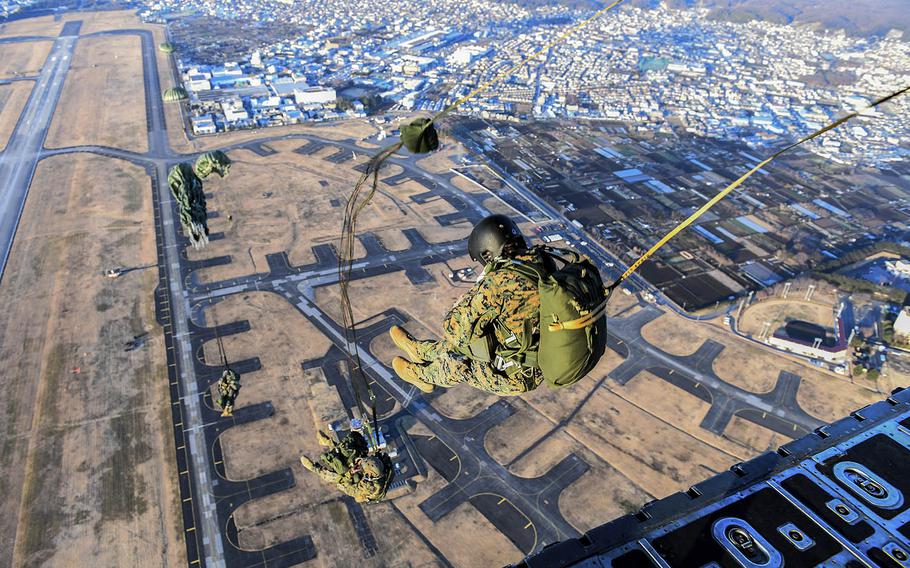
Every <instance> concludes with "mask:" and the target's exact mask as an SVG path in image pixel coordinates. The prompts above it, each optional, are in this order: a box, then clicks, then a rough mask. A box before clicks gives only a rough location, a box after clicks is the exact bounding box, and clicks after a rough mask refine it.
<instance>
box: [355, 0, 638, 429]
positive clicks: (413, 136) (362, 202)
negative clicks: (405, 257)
mask: <svg viewBox="0 0 910 568" xmlns="http://www.w3.org/2000/svg"><path fill="white" fill-rule="evenodd" d="M622 2H623V0H614V2H612V3H611V4H608V5H607V6H605V7H603V8H601V9H600V10H598V11H596V12H594V14H592V15H591V16H589V17H588V18H586V19H584V20H582V21H580V22H578V23H577V24H575V25H573V26H570V27H569V28H568V29H566V30H565V31H563V32H562V33H561V34H559V35H558V36H556V37H555V38H554V39H553V40H551V41H549V42H548V43H546V44H545V45H543V46H542V47H540V48H538V49H537V50H535V51H533V52H531V53H530V54H528V55H526V56H525V57H523V58H522V59H521V60H520V61H519V62H518V63H516V64H515V65H513V66H511V67H509V68H508V69H506V70H505V71H502V72H501V73H499V74H497V75H495V76H494V77H493V78H491V79H489V80H488V81H486V82H484V83H482V84H481V85H479V86H477V87H476V88H474V89H473V90H472V91H470V92H469V93H467V94H466V95H464V96H462V97H460V98H459V99H457V100H456V101H455V102H453V103H452V104H450V105H449V106H447V107H446V108H444V109H443V110H441V111H440V112H438V113H437V114H436V115H435V116H434V117H433V118H430V119H427V118H422V119H417V120H415V121H413V122H412V123H411V124H408V125H406V126H404V127H402V129H401V138H400V140H399V141H398V142H397V143H395V144H393V145H391V146H388V147H386V148H384V149H382V150H381V151H380V152H379V153H378V154H376V155H375V156H373V157H372V158H371V159H370V161H369V162H367V167H366V169H365V170H364V171H363V174H361V176H360V179H358V180H357V183H356V184H355V185H354V191H353V192H351V196H350V197H349V198H348V202H347V205H346V207H345V211H344V221H343V223H342V228H341V235H342V236H341V250H340V251H339V254H338V285H339V288H340V292H341V317H342V324H343V325H344V328H345V340H346V344H347V345H346V351H347V355H348V362H349V365H350V373H351V381H352V384H351V386H352V389H351V390H353V391H354V397H355V398H356V400H357V406H358V407H359V408H360V411H361V412H363V413H366V412H367V409H366V408H365V405H364V402H363V400H362V398H361V396H360V392H359V391H358V390H357V388H356V387H355V386H354V384H353V381H354V377H355V376H356V377H357V380H359V381H360V382H361V384H362V386H363V389H364V391H366V393H367V398H368V402H369V405H370V409H369V410H370V414H371V415H372V421H373V428H374V430H375V429H377V427H378V425H377V419H376V395H375V394H374V393H373V388H372V387H371V386H370V381H369V379H368V378H367V376H366V374H365V373H364V372H363V363H362V361H361V359H360V347H359V346H358V344H357V327H356V323H355V321H354V312H353V308H352V306H351V298H350V295H349V284H350V281H351V270H352V267H353V264H354V245H355V243H356V238H357V218H358V216H359V215H360V212H361V211H363V209H364V208H366V206H367V205H369V204H370V201H371V200H372V199H373V196H374V195H375V194H376V191H377V190H378V187H379V170H380V169H381V168H382V166H383V164H384V163H385V161H386V160H387V159H388V158H390V157H391V156H392V155H393V154H394V153H395V152H397V151H398V150H400V149H401V148H402V146H406V147H407V148H408V150H410V151H411V152H414V153H420V154H423V153H427V152H430V151H432V150H435V149H436V148H438V146H439V140H438V137H437V134H436V130H435V128H434V124H435V123H436V122H438V121H439V120H441V119H442V118H443V117H445V116H446V115H447V114H449V113H450V112H452V111H453V110H455V109H456V108H458V107H459V106H461V105H463V104H464V103H466V102H467V101H469V100H471V99H472V98H474V97H476V96H477V95H479V94H480V93H482V92H483V91H485V90H487V89H489V88H490V87H492V86H493V85H495V84H497V83H499V82H500V81H503V80H505V79H507V78H509V77H511V76H512V75H514V74H515V73H516V72H517V71H518V70H519V69H521V68H522V67H524V66H525V65H527V64H528V63H530V62H531V61H534V60H535V59H537V58H538V57H540V56H541V55H543V54H544V53H546V52H547V51H549V50H550V49H552V48H553V47H555V46H557V45H559V44H561V43H563V42H564V41H566V40H567V39H568V38H569V36H571V35H572V34H574V33H575V32H577V31H578V30H580V29H582V28H584V27H586V26H588V25H590V24H591V23H592V22H594V21H595V20H596V19H597V18H599V17H600V16H602V15H603V14H605V13H607V12H608V11H610V10H611V9H613V8H615V7H616V6H618V5H620V4H622ZM368 181H369V182H370V183H369V187H368V188H367V182H368ZM365 188H366V189H365ZM364 191H366V193H364Z"/></svg>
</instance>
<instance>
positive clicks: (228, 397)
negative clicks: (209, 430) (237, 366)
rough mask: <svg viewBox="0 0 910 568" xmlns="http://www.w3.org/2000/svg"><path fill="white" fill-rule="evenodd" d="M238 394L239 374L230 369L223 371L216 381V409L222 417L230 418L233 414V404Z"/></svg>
mask: <svg viewBox="0 0 910 568" xmlns="http://www.w3.org/2000/svg"><path fill="white" fill-rule="evenodd" d="M238 393H240V374H239V373H237V372H236V371H233V370H231V369H225V370H224V372H223V373H221V378H220V379H219V380H218V395H219V396H218V407H219V408H221V415H222V416H231V415H232V414H233V413H234V402H235V401H236V400H237V394H238Z"/></svg>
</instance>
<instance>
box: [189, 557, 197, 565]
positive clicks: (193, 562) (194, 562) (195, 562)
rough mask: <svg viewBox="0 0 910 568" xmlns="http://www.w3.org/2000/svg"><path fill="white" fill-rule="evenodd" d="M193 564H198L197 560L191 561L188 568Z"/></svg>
mask: <svg viewBox="0 0 910 568" xmlns="http://www.w3.org/2000/svg"><path fill="white" fill-rule="evenodd" d="M193 564H199V559H198V558H197V559H196V560H193V561H192V562H190V566H192V565H193Z"/></svg>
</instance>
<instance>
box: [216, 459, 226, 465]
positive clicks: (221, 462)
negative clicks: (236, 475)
mask: <svg viewBox="0 0 910 568" xmlns="http://www.w3.org/2000/svg"><path fill="white" fill-rule="evenodd" d="M223 463H224V460H218V461H216V462H215V465H221V464H223Z"/></svg>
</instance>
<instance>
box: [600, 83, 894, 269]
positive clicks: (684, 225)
mask: <svg viewBox="0 0 910 568" xmlns="http://www.w3.org/2000/svg"><path fill="white" fill-rule="evenodd" d="M908 91H910V86H907V87H904V88H903V89H901V90H899V91H896V92H893V93H891V94H890V95H887V96H884V97H882V98H880V99H877V100H876V101H874V102H872V103H871V104H870V105H868V106H867V107H866V108H864V109H861V110H857V111H854V112H851V113H850V114H848V115H846V116H842V117H841V118H839V119H837V120H835V121H834V122H832V123H831V124H828V125H827V126H824V127H823V128H820V129H818V130H816V131H815V132H813V133H811V134H809V135H807V136H803V137H802V138H800V139H799V140H797V141H796V142H793V143H792V144H790V145H788V146H786V147H785V148H783V149H782V150H778V151H777V152H775V153H774V154H772V155H771V156H769V157H767V158H765V159H764V160H762V161H761V162H759V163H758V164H756V165H755V166H754V167H753V168H752V169H750V170H749V171H747V172H746V173H744V174H743V175H741V176H740V177H739V178H738V179H737V180H736V181H734V182H733V183H731V184H730V185H728V186H727V187H725V188H724V189H722V190H721V191H720V192H718V193H717V195H715V196H714V197H712V198H711V199H710V200H708V202H707V203H705V204H704V205H702V206H701V207H699V208H698V210H697V211H695V212H694V213H692V214H691V215H689V217H688V218H687V219H686V220H685V221H683V222H682V223H680V224H679V225H677V226H675V227H673V229H672V230H671V231H670V232H669V233H667V234H666V235H664V236H663V237H662V238H661V239H660V240H659V241H657V243H655V244H654V246H652V247H651V248H650V249H648V251H647V252H646V253H645V254H643V255H641V257H640V258H639V259H638V260H636V261H635V262H633V263H632V265H631V266H629V268H628V269H626V271H625V272H623V273H622V276H620V277H619V279H617V280H616V282H614V283H613V285H612V287H615V286H617V285H618V284H619V283H620V282H622V281H623V280H625V279H626V278H628V277H629V276H631V275H632V273H633V272H635V271H636V270H637V269H638V267H639V266H641V265H642V264H643V263H644V262H645V261H646V260H648V259H649V258H651V255H653V254H654V253H655V252H657V251H658V249H660V248H661V247H662V246H664V245H665V244H666V243H667V241H669V240H670V239H672V238H673V237H675V236H676V235H677V234H678V233H679V232H680V231H682V230H684V229H685V228H687V227H688V226H689V225H691V224H692V223H694V222H695V221H697V220H698V218H699V217H701V216H702V215H704V214H705V213H706V212H707V211H708V209H711V208H712V207H714V205H716V204H717V202H718V201H720V200H721V199H723V198H724V197H726V196H727V195H729V194H730V192H731V191H733V190H734V189H736V188H737V187H739V186H740V185H742V183H743V182H744V181H746V180H747V179H749V178H750V177H752V174H754V173H755V172H757V171H758V170H760V169H762V168H763V167H765V166H767V165H768V164H769V163H771V162H772V161H773V160H774V159H775V158H777V157H779V156H780V155H781V154H783V153H785V152H787V151H789V150H792V149H793V148H796V147H797V146H800V145H802V144H803V143H805V142H808V141H809V140H812V139H813V138H817V137H819V136H821V135H822V134H824V133H825V132H828V131H829V130H833V129H835V128H837V127H838V126H840V125H841V124H844V123H845V122H847V121H849V120H851V119H853V118H856V117H857V116H859V115H860V114H862V113H863V112H864V111H867V110H869V109H872V108H875V107H877V106H878V105H880V104H882V103H884V102H887V101H889V100H891V99H893V98H895V97H898V96H900V95H903V94H904V93H906V92H908Z"/></svg>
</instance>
